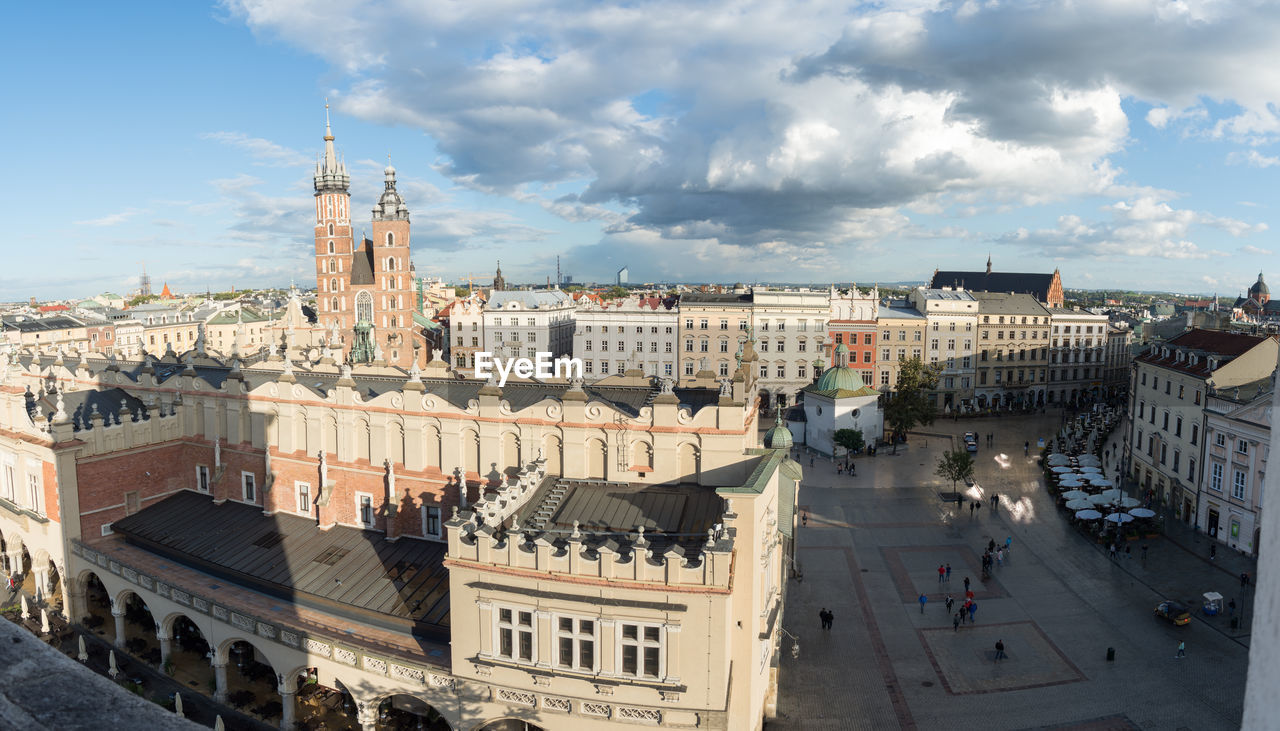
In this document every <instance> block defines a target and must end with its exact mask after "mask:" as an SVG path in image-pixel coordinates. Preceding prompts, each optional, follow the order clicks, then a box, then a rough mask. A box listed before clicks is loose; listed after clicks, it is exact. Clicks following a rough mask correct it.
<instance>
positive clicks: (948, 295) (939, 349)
mask: <svg viewBox="0 0 1280 731" xmlns="http://www.w3.org/2000/svg"><path fill="white" fill-rule="evenodd" d="M909 299H910V301H911V304H912V305H913V306H914V307H915V308H916V309H917V310H919V311H920V312H921V313H923V314H924V316H925V319H926V320H927V321H928V325H927V329H926V331H925V351H924V352H925V363H927V364H931V365H936V366H937V367H938V368H939V369H940V370H941V373H940V375H939V376H938V389H937V391H936V392H935V393H934V403H935V404H936V405H937V407H938V410H939V411H943V412H950V411H953V410H955V409H960V410H962V411H965V410H969V409H972V408H973V404H974V398H973V396H974V390H973V388H974V386H973V382H974V346H975V345H976V343H977V337H978V301H977V300H976V299H974V296H973V294H972V293H970V292H967V291H965V290H964V289H959V288H957V289H952V288H944V289H925V288H924V287H917V288H916V289H915V290H914V291H913V292H912V293H911V295H910V297H909Z"/></svg>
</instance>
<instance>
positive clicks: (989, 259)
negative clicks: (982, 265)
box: [987, 251, 991, 274]
mask: <svg viewBox="0 0 1280 731" xmlns="http://www.w3.org/2000/svg"><path fill="white" fill-rule="evenodd" d="M990 273H991V252H989V251H988V252H987V274H990Z"/></svg>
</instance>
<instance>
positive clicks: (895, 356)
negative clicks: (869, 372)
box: [867, 300, 929, 390]
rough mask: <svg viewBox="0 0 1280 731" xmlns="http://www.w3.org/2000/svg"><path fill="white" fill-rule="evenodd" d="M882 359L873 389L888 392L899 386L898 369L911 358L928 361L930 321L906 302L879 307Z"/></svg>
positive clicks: (898, 301) (869, 384) (889, 302)
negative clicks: (925, 337)
mask: <svg viewBox="0 0 1280 731" xmlns="http://www.w3.org/2000/svg"><path fill="white" fill-rule="evenodd" d="M877 320H878V322H877V324H878V326H879V329H880V357H879V358H878V359H877V360H876V368H877V375H876V379H875V382H874V383H868V384H867V385H868V386H871V387H872V388H878V389H880V390H884V389H885V388H895V387H896V386H897V385H898V369H899V368H900V367H901V366H902V362H903V361H905V360H908V359H910V358H920V359H921V360H924V358H925V352H924V348H925V340H924V336H925V332H926V331H927V330H928V326H929V321H928V320H927V319H926V318H925V316H924V315H923V314H921V312H920V311H919V310H917V309H916V308H915V307H912V306H911V303H910V302H908V301H906V300H890V301H888V302H886V303H884V304H881V305H880V307H879V314H878V317H877Z"/></svg>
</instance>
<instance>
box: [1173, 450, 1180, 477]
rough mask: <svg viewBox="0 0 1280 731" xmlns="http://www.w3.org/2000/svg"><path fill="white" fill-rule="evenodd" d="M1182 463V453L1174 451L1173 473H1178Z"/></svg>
mask: <svg viewBox="0 0 1280 731" xmlns="http://www.w3.org/2000/svg"><path fill="white" fill-rule="evenodd" d="M1181 461H1182V452H1180V451H1179V450H1177V449H1175V450H1173V471H1174V472H1175V473H1176V472H1177V471H1178V470H1179V469H1181V468H1180V466H1179V463H1180V462H1181Z"/></svg>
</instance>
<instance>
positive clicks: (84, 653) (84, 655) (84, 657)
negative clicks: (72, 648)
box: [76, 635, 89, 662]
mask: <svg viewBox="0 0 1280 731" xmlns="http://www.w3.org/2000/svg"><path fill="white" fill-rule="evenodd" d="M76 659H77V660H79V661H80V662H88V661H89V650H88V649H87V648H86V647H85V646H84V635H80V654H79V655H76Z"/></svg>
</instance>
